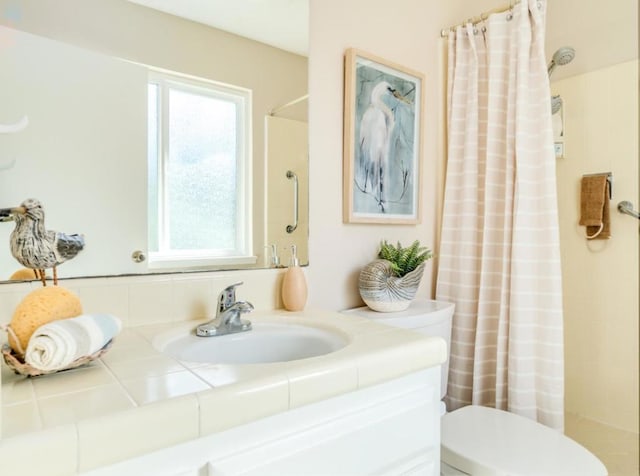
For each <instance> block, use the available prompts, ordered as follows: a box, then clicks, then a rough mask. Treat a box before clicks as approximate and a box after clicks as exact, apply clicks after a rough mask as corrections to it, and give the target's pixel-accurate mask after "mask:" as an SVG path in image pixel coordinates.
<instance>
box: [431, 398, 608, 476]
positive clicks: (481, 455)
mask: <svg viewBox="0 0 640 476" xmlns="http://www.w3.org/2000/svg"><path fill="white" fill-rule="evenodd" d="M441 426H442V439H441V457H442V461H444V462H445V463H447V464H449V465H451V466H453V467H454V468H456V469H458V470H460V471H464V472H465V473H469V474H473V475H474V476H482V475H513V476H516V475H517V476H525V475H530V476H541V475H545V476H552V475H558V476H569V475H576V476H577V475H580V476H591V475H593V476H606V475H607V469H606V468H605V466H604V465H603V464H602V462H601V461H600V460H599V459H598V458H596V457H595V456H594V455H593V454H591V453H590V452H589V451H587V450H586V449H585V448H584V447H582V446H580V445H579V444H578V443H576V442H575V441H573V440H571V439H569V438H567V437H566V436H564V435H563V434H561V433H560V432H558V431H556V430H552V429H551V428H549V427H546V426H544V425H542V424H540V423H537V422H535V421H533V420H529V419H528V418H524V417H521V416H519V415H515V414H513V413H508V412H505V411H502V410H496V409H495V408H488V407H481V406H476V405H470V406H467V407H463V408H460V409H458V410H456V411H453V412H451V413H447V414H446V415H444V416H443V417H442V419H441Z"/></svg>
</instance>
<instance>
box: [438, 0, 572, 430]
mask: <svg viewBox="0 0 640 476" xmlns="http://www.w3.org/2000/svg"><path fill="white" fill-rule="evenodd" d="M545 10H546V2H545V1H543V0H528V1H527V0H522V1H521V2H520V3H518V4H516V5H515V6H514V7H513V9H512V11H510V12H504V13H498V14H493V15H491V16H489V18H488V19H487V20H486V21H485V22H484V24H479V25H476V26H472V25H470V24H469V25H465V26H459V27H457V29H456V30H455V32H452V33H450V35H449V38H448V43H449V45H448V47H449V55H448V62H449V71H448V161H447V175H446V186H445V198H444V213H443V224H442V236H441V245H440V252H439V260H440V261H439V269H438V280H437V291H436V297H437V299H441V300H444V301H450V302H453V303H455V305H456V311H455V315H454V320H453V329H452V339H451V360H450V371H449V386H448V392H447V393H448V395H447V405H448V408H449V409H450V410H453V409H455V408H458V407H461V406H464V405H468V404H477V405H486V406H492V407H496V408H499V409H503V410H508V411H511V412H513V413H517V414H519V415H523V416H525V417H529V418H531V419H534V420H537V421H539V422H541V423H544V424H546V425H548V426H550V427H552V428H557V429H560V430H562V428H563V398H564V375H563V374H564V372H563V365H564V362H563V326H562V282H561V273H560V245H559V236H558V223H557V219H558V214H557V202H556V181H555V155H554V150H553V134H552V128H551V111H550V91H549V80H548V75H547V69H546V62H545V57H544V32H545V27H544V26H545V20H544V19H545Z"/></svg>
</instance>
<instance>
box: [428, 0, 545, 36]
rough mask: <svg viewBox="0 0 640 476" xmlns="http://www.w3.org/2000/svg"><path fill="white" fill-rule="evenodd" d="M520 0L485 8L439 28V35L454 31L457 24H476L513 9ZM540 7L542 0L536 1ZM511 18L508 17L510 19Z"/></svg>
mask: <svg viewBox="0 0 640 476" xmlns="http://www.w3.org/2000/svg"><path fill="white" fill-rule="evenodd" d="M520 1H521V0H515V1H510V2H509V5H505V6H503V7H497V8H493V9H491V10H487V11H486V12H482V13H481V14H480V15H478V16H475V17H471V18H469V19H468V20H466V21H463V22H461V23H458V24H456V25H453V26H450V27H449V28H443V29H442V30H440V36H441V37H442V38H444V37H446V36H447V35H448V34H449V32H453V31H455V29H456V28H457V27H458V26H464V25H466V24H468V23H471V24H472V25H474V26H475V25H477V24H478V23H481V22H483V21H485V20H486V19H487V18H489V15H493V14H494V13H504V12H507V11H509V10H513V7H515V6H516V5H517V4H518V3H520ZM540 8H542V2H541V1H539V2H538V9H540ZM510 19H511V18H509V20H510Z"/></svg>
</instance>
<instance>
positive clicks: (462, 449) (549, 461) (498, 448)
mask: <svg viewBox="0 0 640 476" xmlns="http://www.w3.org/2000/svg"><path fill="white" fill-rule="evenodd" d="M453 310H454V304H452V303H448V302H442V301H432V300H428V299H415V300H414V301H413V302H412V303H411V305H410V306H409V308H408V309H407V310H405V311H400V312H391V313H383V312H376V311H372V310H371V309H369V308H368V307H361V308H357V309H350V310H348V311H345V312H347V313H350V314H351V313H352V314H356V315H359V316H363V317H366V318H368V319H372V320H375V321H377V322H380V323H383V324H387V325H390V326H393V327H401V328H404V329H412V330H414V331H417V332H420V333H423V334H427V335H430V336H439V337H442V338H443V339H444V340H445V341H446V342H447V349H448V348H449V344H450V342H451V320H452V317H453ZM448 374H449V359H448V358H447V361H446V362H445V363H444V364H442V380H441V395H440V397H441V399H442V398H444V396H445V393H446V389H447V381H448ZM441 410H442V418H441V420H440V426H441V440H440V458H441V466H440V474H441V475H442V476H453V475H473V476H483V475H491V476H498V475H500V476H507V475H509V476H525V475H526V476H570V475H575V476H606V475H607V469H606V468H605V466H604V465H603V464H602V462H601V461H600V460H599V459H598V458H597V457H596V456H595V455H593V454H592V453H590V452H589V451H588V450H587V449H586V448H584V447H582V446H581V445H579V444H578V443H576V442H575V441H573V440H571V439H570V438H568V437H566V436H564V435H563V434H561V433H560V432H558V431H556V430H553V429H551V428H549V427H547V426H544V425H542V424H540V423H537V422H535V421H533V420H530V419H528V418H525V417H522V416H519V415H516V414H514V413H509V412H505V411H502V410H497V409H495V408H489V407H482V406H478V405H469V406H467V407H463V408H459V409H458V410H455V411H452V412H450V413H447V412H446V407H445V404H444V402H443V401H441Z"/></svg>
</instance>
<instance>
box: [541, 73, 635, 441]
mask: <svg viewBox="0 0 640 476" xmlns="http://www.w3.org/2000/svg"><path fill="white" fill-rule="evenodd" d="M551 89H552V93H553V94H560V95H561V96H562V99H563V103H564V120H565V124H564V132H565V138H564V139H565V145H564V158H561V159H557V177H558V202H559V214H560V217H559V219H560V238H561V252H562V261H563V263H562V271H563V282H564V285H563V292H564V316H565V356H566V357H565V391H566V396H565V406H566V411H567V412H569V413H574V414H578V415H580V416H584V417H587V418H590V419H593V420H597V421H600V422H603V423H606V424H608V425H611V426H614V427H617V428H620V429H624V430H627V431H632V432H635V433H637V432H638V407H639V401H638V386H639V382H638V374H639V371H638V335H639V334H638V318H639V309H638V289H639V283H638V270H639V269H640V268H639V260H638V254H639V233H638V220H636V219H634V218H632V217H630V216H627V215H622V214H620V213H618V212H617V209H616V205H617V203H618V202H620V201H622V200H630V201H632V202H633V203H634V204H635V207H636V209H638V207H639V206H640V203H639V202H640V195H639V190H638V61H637V60H634V61H631V62H625V63H621V64H618V65H615V66H611V67H607V68H603V69H599V70H596V71H592V72H589V73H586V74H582V75H578V76H573V77H570V78H567V79H563V80H560V81H555V82H553V83H552V84H551ZM598 172H612V173H613V198H612V201H611V222H612V223H611V228H612V238H611V239H610V240H593V241H590V242H587V240H586V239H585V238H584V227H581V226H579V225H578V220H579V218H580V217H579V214H580V201H579V200H580V178H581V177H582V175H583V174H589V173H598Z"/></svg>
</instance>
